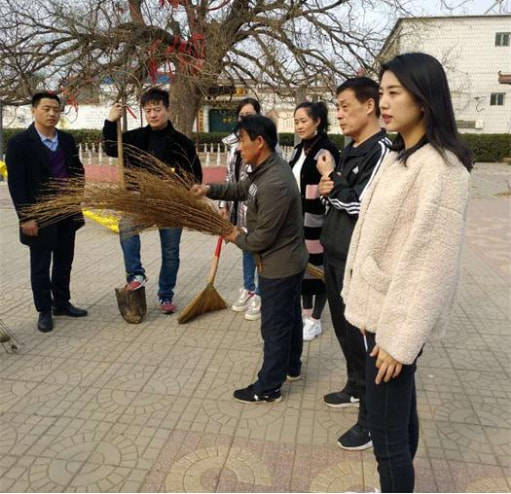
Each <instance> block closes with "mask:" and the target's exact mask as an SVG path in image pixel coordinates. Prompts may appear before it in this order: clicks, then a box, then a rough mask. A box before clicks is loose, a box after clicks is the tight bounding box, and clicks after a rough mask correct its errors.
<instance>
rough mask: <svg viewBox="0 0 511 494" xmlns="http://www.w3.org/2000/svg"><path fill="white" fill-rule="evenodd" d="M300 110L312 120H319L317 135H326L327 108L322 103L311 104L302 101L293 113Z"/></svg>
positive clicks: (310, 102)
mask: <svg viewBox="0 0 511 494" xmlns="http://www.w3.org/2000/svg"><path fill="white" fill-rule="evenodd" d="M300 108H304V109H305V112H306V113H307V115H308V116H309V117H310V118H312V119H313V120H319V125H318V134H326V132H327V131H328V108H327V106H326V105H325V103H323V101H318V102H317V103H313V102H312V101H304V102H303V103H300V104H299V105H298V106H297V107H296V108H295V113H296V112H297V110H299V109H300Z"/></svg>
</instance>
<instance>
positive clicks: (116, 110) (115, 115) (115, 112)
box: [107, 103, 123, 122]
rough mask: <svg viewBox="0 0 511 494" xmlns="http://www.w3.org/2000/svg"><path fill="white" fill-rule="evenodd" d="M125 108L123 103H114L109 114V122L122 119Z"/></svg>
mask: <svg viewBox="0 0 511 494" xmlns="http://www.w3.org/2000/svg"><path fill="white" fill-rule="evenodd" d="M122 112H123V107H122V104H121V103H114V105H113V106H112V108H110V112H109V113H108V117H107V120H109V121H110V122H117V120H119V119H120V118H121V117H122Z"/></svg>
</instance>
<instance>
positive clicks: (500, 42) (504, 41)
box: [495, 33, 511, 46]
mask: <svg viewBox="0 0 511 494" xmlns="http://www.w3.org/2000/svg"><path fill="white" fill-rule="evenodd" d="M510 38H511V33H496V34H495V46H509V39H510Z"/></svg>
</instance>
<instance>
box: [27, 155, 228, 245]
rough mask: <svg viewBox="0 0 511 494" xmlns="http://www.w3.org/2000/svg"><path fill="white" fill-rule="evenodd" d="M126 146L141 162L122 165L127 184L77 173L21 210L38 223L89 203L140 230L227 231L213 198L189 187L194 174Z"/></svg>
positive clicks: (51, 220) (57, 182)
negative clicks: (192, 190)
mask: <svg viewBox="0 0 511 494" xmlns="http://www.w3.org/2000/svg"><path fill="white" fill-rule="evenodd" d="M125 147H126V148H127V149H126V150H125V152H126V154H127V155H128V156H129V157H130V158H129V160H130V162H132V163H133V162H136V163H137V164H138V165H139V166H137V167H127V168H125V170H124V182H125V188H122V187H120V185H119V184H118V183H104V182H102V183H100V182H93V181H87V182H86V183H84V181H83V179H81V178H69V179H65V180H62V179H60V180H52V181H50V182H49V184H48V185H47V187H46V188H45V190H44V192H43V194H42V196H41V197H40V200H39V202H38V203H37V204H34V205H30V206H26V207H25V208H24V209H23V213H24V214H26V215H27V217H29V218H34V219H36V220H37V222H38V223H39V224H40V225H41V226H45V225H48V224H51V223H55V222H56V221H60V220H61V219H63V218H65V217H70V216H73V215H75V214H76V213H78V212H80V211H81V209H82V208H88V209H92V210H101V211H103V212H105V211H110V212H113V213H114V214H115V213H117V214H119V215H122V216H128V217H129V218H130V219H131V220H132V221H133V223H135V224H136V225H139V227H138V230H142V229H146V228H171V227H178V228H187V229H190V230H195V231H199V232H203V233H209V234H212V235H223V234H225V233H228V232H229V231H231V229H232V228H233V225H232V224H231V223H230V222H229V221H227V220H226V219H224V218H222V216H220V214H219V213H218V209H217V207H216V205H215V203H213V202H212V201H210V200H209V199H204V198H198V197H195V196H194V195H193V194H192V193H191V192H190V188H191V186H192V185H193V183H194V177H193V175H190V174H187V173H183V172H180V174H178V173H176V172H175V170H174V169H173V168H172V167H170V166H169V165H167V164H166V163H164V162H162V161H160V160H158V159H157V158H155V157H154V156H151V155H150V154H148V153H145V152H143V151H140V150H138V149H136V148H132V147H128V146H125Z"/></svg>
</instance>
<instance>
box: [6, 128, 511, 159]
mask: <svg viewBox="0 0 511 494" xmlns="http://www.w3.org/2000/svg"><path fill="white" fill-rule="evenodd" d="M21 130H22V129H4V147H3V149H4V152H5V149H6V143H7V141H8V140H9V139H10V137H12V136H13V135H14V134H16V133H18V132H20V131H21ZM67 132H69V133H71V134H72V135H73V136H74V138H75V140H76V142H77V143H86V142H99V141H100V140H101V130H98V129H79V130H67ZM226 135H228V133H227V132H200V133H199V143H200V144H211V143H213V144H216V143H218V142H221V140H222V139H223V138H224V137H225V136H226ZM462 136H463V139H464V140H465V142H466V143H467V144H468V145H469V146H470V149H472V152H473V153H474V158H475V160H476V161H488V162H495V161H502V160H503V158H506V157H510V156H511V136H510V135H509V134H462ZM192 138H193V141H194V142H196V138H197V134H195V133H194V134H193V136H192ZM330 139H332V141H333V142H334V143H335V144H336V145H337V147H338V148H339V149H342V148H343V147H344V136H342V135H339V134H331V135H330ZM279 143H280V145H281V146H292V145H293V143H294V134H292V133H281V134H279Z"/></svg>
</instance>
